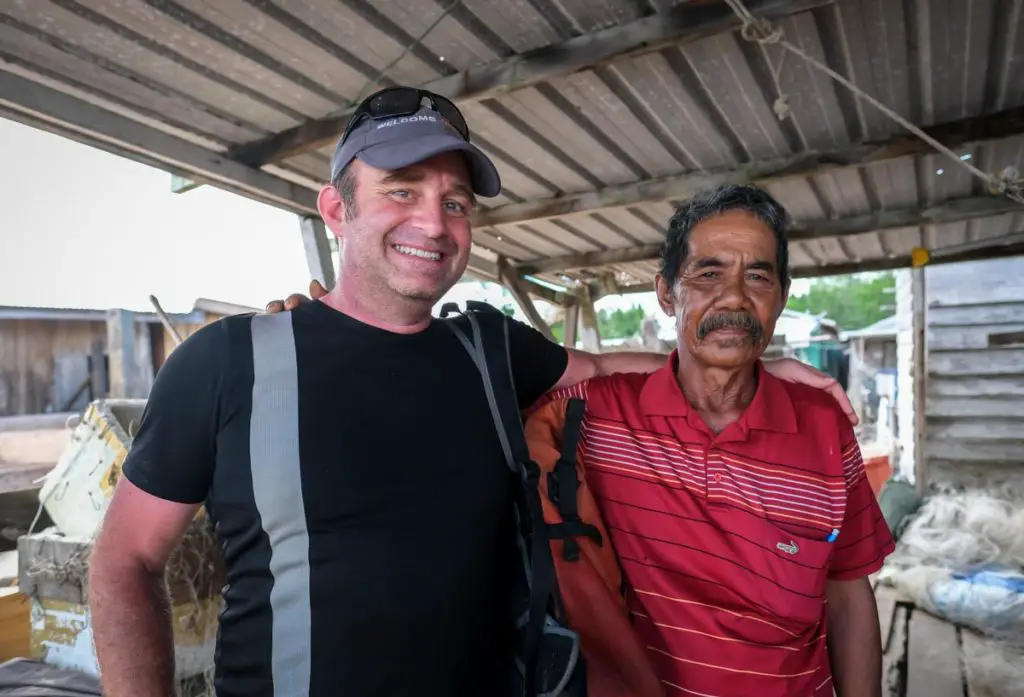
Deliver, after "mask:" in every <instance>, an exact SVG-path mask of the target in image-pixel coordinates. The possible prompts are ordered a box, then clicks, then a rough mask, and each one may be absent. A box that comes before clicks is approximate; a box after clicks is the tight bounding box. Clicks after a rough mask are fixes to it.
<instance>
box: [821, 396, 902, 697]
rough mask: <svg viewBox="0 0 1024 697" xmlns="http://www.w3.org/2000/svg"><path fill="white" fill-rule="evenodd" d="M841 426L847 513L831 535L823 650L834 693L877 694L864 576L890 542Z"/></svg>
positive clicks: (875, 641) (875, 626) (873, 625)
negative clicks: (825, 645) (825, 646)
mask: <svg viewBox="0 0 1024 697" xmlns="http://www.w3.org/2000/svg"><path fill="white" fill-rule="evenodd" d="M837 420H838V421H839V423H840V429H841V430H842V432H843V439H842V443H843V448H842V458H843V473H844V475H845V478H846V490H847V497H846V516H845V520H844V521H843V527H842V529H841V530H840V532H839V537H838V538H836V541H835V542H834V544H835V545H836V547H835V550H834V552H833V555H832V561H831V564H830V567H829V572H828V574H829V577H828V590H827V599H828V604H827V607H828V621H827V627H828V640H827V641H828V650H829V657H830V660H831V663H832V678H833V681H834V685H835V689H836V694H837V695H839V697H879V696H880V694H881V678H882V675H881V673H882V645H881V636H880V631H879V623H878V608H877V606H876V604H875V594H874V591H873V589H872V587H871V582H870V581H869V579H868V576H869V575H870V574H873V573H875V572H876V571H878V570H879V569H880V568H881V567H882V564H883V563H884V561H885V558H886V557H887V556H888V555H889V554H891V553H892V551H893V549H894V548H895V543H894V542H893V538H892V535H891V534H890V533H889V527H888V525H887V524H886V522H885V518H884V517H883V515H882V510H881V508H880V507H879V505H878V501H877V499H876V498H875V494H874V492H873V491H872V489H871V485H870V483H869V482H868V478H867V473H866V471H865V469H864V460H863V458H862V457H861V452H860V446H859V445H858V443H857V439H856V437H855V436H854V434H853V429H852V428H851V427H850V425H849V424H848V423H847V422H846V421H843V420H842V419H841V418H840V417H838V415H837Z"/></svg>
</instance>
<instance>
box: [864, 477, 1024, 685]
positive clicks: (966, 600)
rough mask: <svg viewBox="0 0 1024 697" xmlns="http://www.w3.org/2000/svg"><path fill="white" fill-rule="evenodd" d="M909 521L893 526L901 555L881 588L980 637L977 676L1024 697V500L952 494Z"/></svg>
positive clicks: (922, 506)
mask: <svg viewBox="0 0 1024 697" xmlns="http://www.w3.org/2000/svg"><path fill="white" fill-rule="evenodd" d="M883 508H885V507H883ZM902 514H903V516H904V517H903V520H902V522H900V521H893V520H890V527H892V528H894V530H895V532H896V533H897V535H898V542H897V549H896V552H895V553H893V555H892V556H890V557H889V559H888V561H887V562H886V566H885V568H884V569H883V571H882V573H881V574H880V575H879V582H881V583H886V584H888V585H892V586H894V587H896V589H897V591H898V595H899V596H900V597H901V598H903V599H906V600H909V601H913V602H914V603H915V604H916V605H917V607H918V608H921V609H923V610H925V611H927V612H929V613H931V614H933V615H935V616H937V617H941V618H944V619H946V620H948V621H949V622H952V623H954V624H957V625H960V626H961V627H966V628H969V629H973V630H974V631H975V632H977V633H978V634H980V635H981V636H982V641H981V642H979V646H978V650H979V652H980V653H979V654H978V655H977V660H976V661H975V665H974V668H975V669H978V668H984V670H980V671H978V672H980V673H981V674H982V678H983V680H984V682H985V683H986V684H987V685H988V687H989V688H990V689H991V691H992V694H999V695H1002V694H1006V695H1011V694H1013V695H1024V500H1022V499H1020V498H1017V496H1016V492H1009V491H1006V490H997V491H991V492H987V491H968V492H955V491H948V492H942V493H936V494H934V495H931V496H929V497H928V498H926V499H924V500H923V501H919V505H918V506H917V507H916V510H914V511H912V512H911V511H908V510H907V509H906V507H904V510H903V511H902ZM887 519H888V516H887Z"/></svg>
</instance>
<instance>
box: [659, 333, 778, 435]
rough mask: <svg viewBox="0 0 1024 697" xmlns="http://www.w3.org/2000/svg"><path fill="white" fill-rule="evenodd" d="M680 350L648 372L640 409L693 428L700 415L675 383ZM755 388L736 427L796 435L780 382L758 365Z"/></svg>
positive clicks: (759, 362)
mask: <svg viewBox="0 0 1024 697" xmlns="http://www.w3.org/2000/svg"><path fill="white" fill-rule="evenodd" d="M678 366H679V349H675V350H673V351H672V354H671V355H670V356H669V359H668V360H667V361H665V365H664V366H662V367H661V368H659V369H658V370H656V371H655V372H653V373H651V374H650V376H649V377H648V378H647V382H646V383H644V387H643V389H642V390H641V391H640V409H641V410H642V411H643V413H644V414H646V415H648V416H667V417H681V418H685V419H687V420H688V421H690V422H691V424H693V425H696V424H697V423H702V419H701V418H700V415H699V414H697V412H696V411H694V409H693V408H692V407H691V406H690V403H689V402H688V401H687V400H686V397H685V396H684V395H683V390H682V388H680V387H679V382H678V381H677V380H676V369H677V368H678ZM757 372H758V386H757V392H755V393H754V399H753V400H752V401H751V402H750V405H749V406H748V407H747V409H746V411H744V412H743V416H741V417H740V419H739V421H737V422H736V423H737V425H740V426H741V427H744V428H746V429H752V428H753V429H758V430H762V431H776V432H778V433H796V430H797V428H796V426H797V422H796V410H795V409H794V407H793V400H792V399H790V397H789V393H788V392H787V391H786V387H785V386H784V385H783V384H782V381H781V380H779V379H778V378H776V377H775V376H774V375H771V374H770V373H768V372H767V371H766V370H765V369H764V365H763V364H762V363H761V361H758V362H757Z"/></svg>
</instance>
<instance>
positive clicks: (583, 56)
mask: <svg viewBox="0 0 1024 697" xmlns="http://www.w3.org/2000/svg"><path fill="white" fill-rule="evenodd" d="M833 2H834V0H747V7H749V8H750V11H751V12H753V13H754V14H755V15H756V16H758V17H764V18H766V19H768V20H773V21H774V20H779V19H784V18H785V17H788V16H790V15H793V14H796V13H799V12H805V11H807V10H811V9H814V8H816V7H821V6H823V5H830V4H832V3H833ZM740 24H741V23H740V21H739V20H738V19H737V18H736V16H735V15H734V14H733V12H732V10H730V9H729V7H728V5H726V4H725V3H716V4H713V5H693V4H686V5H679V6H676V7H674V8H672V9H671V10H669V11H668V12H663V13H658V14H654V15H651V16H649V17H644V18H643V19H639V20H636V21H635V22H630V23H628V24H622V25H618V26H614V27H609V28H607V29H602V30H601V31H597V32H593V33H591V34H583V35H582V36H577V37H574V38H572V39H569V40H568V41H564V42H561V43H557V44H552V45H551V46H543V47H541V48H538V49H535V50H532V51H527V52H525V53H522V54H518V55H514V56H509V57H508V58H503V59H501V60H498V61H494V62H493V63H488V64H486V65H482V66H480V67H477V68H472V69H470V70H463V71H461V72H458V73H455V74H453V75H448V76H446V77H442V78H438V79H436V80H432V81H430V82H428V83H426V84H424V85H422V87H423V88H424V89H428V90H430V91H432V92H436V93H437V94H441V95H443V96H445V97H448V98H449V99H451V100H453V101H455V102H474V101H480V100H483V99H488V98H491V97H500V96H502V95H504V94H507V93H509V92H514V91H515V90H520V89H523V88H525V87H532V86H533V85H537V84H539V83H542V82H546V81H547V80H551V79H552V78H556V77H562V76H565V75H571V74H572V73H576V72H579V71H581V70H586V69H592V68H596V67H599V66H602V65H606V64H608V63H611V62H613V61H617V60H622V59H625V58H630V57H635V56H641V55H645V54H649V53H654V52H656V51H660V50H662V49H664V48H666V47H667V46H673V45H679V44H687V43H693V42H694V41H698V40H700V39H704V38H707V37H709V36H714V35H716V34H721V33H724V32H730V31H734V30H736V29H738V28H739V27H740ZM351 113H352V109H345V110H344V111H343V112H341V113H339V114H335V115H332V116H328V117H325V118H321V119H312V120H310V121H306V122H305V123H302V124H300V125H298V126H295V127H294V128H289V129H287V130H284V131H281V132H280V133H276V134H274V135H272V136H268V137H267V138H263V139H260V140H257V141H253V142H251V143H245V144H243V145H240V146H237V147H236V148H234V149H232V150H231V151H230V152H229V157H231V158H232V159H234V160H237V161H239V162H244V163H246V164H249V165H265V164H269V163H272V162H280V161H281V160H284V159H286V158H289V157H292V156H294V155H299V154H301V153H304V152H309V151H310V150H317V149H319V148H322V147H324V146H326V145H331V144H333V143H334V141H335V140H336V139H337V138H338V137H339V136H340V135H341V133H342V132H343V131H344V130H345V125H346V124H347V123H348V118H349V116H350V115H351ZM469 128H470V131H472V130H473V124H469Z"/></svg>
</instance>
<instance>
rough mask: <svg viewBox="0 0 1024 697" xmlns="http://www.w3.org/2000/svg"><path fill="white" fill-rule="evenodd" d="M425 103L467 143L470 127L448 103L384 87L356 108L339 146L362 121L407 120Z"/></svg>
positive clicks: (422, 93)
mask: <svg viewBox="0 0 1024 697" xmlns="http://www.w3.org/2000/svg"><path fill="white" fill-rule="evenodd" d="M424 99H425V100H427V101H428V102H429V103H430V108H431V109H433V110H434V111H436V112H437V113H438V114H440V115H441V118H443V119H445V120H446V121H447V122H448V123H450V124H451V125H452V128H454V129H455V130H456V131H458V132H459V135H461V136H462V137H463V138H465V139H466V141H467V142H468V141H469V126H468V125H467V124H466V119H464V118H463V117H462V112H461V111H459V109H458V107H456V106H455V104H454V103H453V102H452V101H451V100H450V99H448V98H446V97H442V96H441V95H439V94H434V93H433V92H428V91H426V90H421V89H418V88H416V87H387V88H385V89H382V90H381V91H379V92H377V93H375V94H371V95H370V96H369V97H367V98H366V99H364V100H363V101H362V102H361V103H360V104H359V106H357V107H356V109H355V111H354V112H353V113H352V118H350V119H349V120H348V125H347V126H345V132H344V133H343V134H342V136H341V142H345V141H346V140H347V139H348V136H349V134H350V133H352V129H354V128H355V127H356V126H358V125H359V123H360V122H361V121H362V120H363V119H364V118H370V119H374V120H377V119H393V118H397V117H399V116H409V115H411V114H415V113H416V112H417V111H419V110H420V109H422V108H423V100H424Z"/></svg>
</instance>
